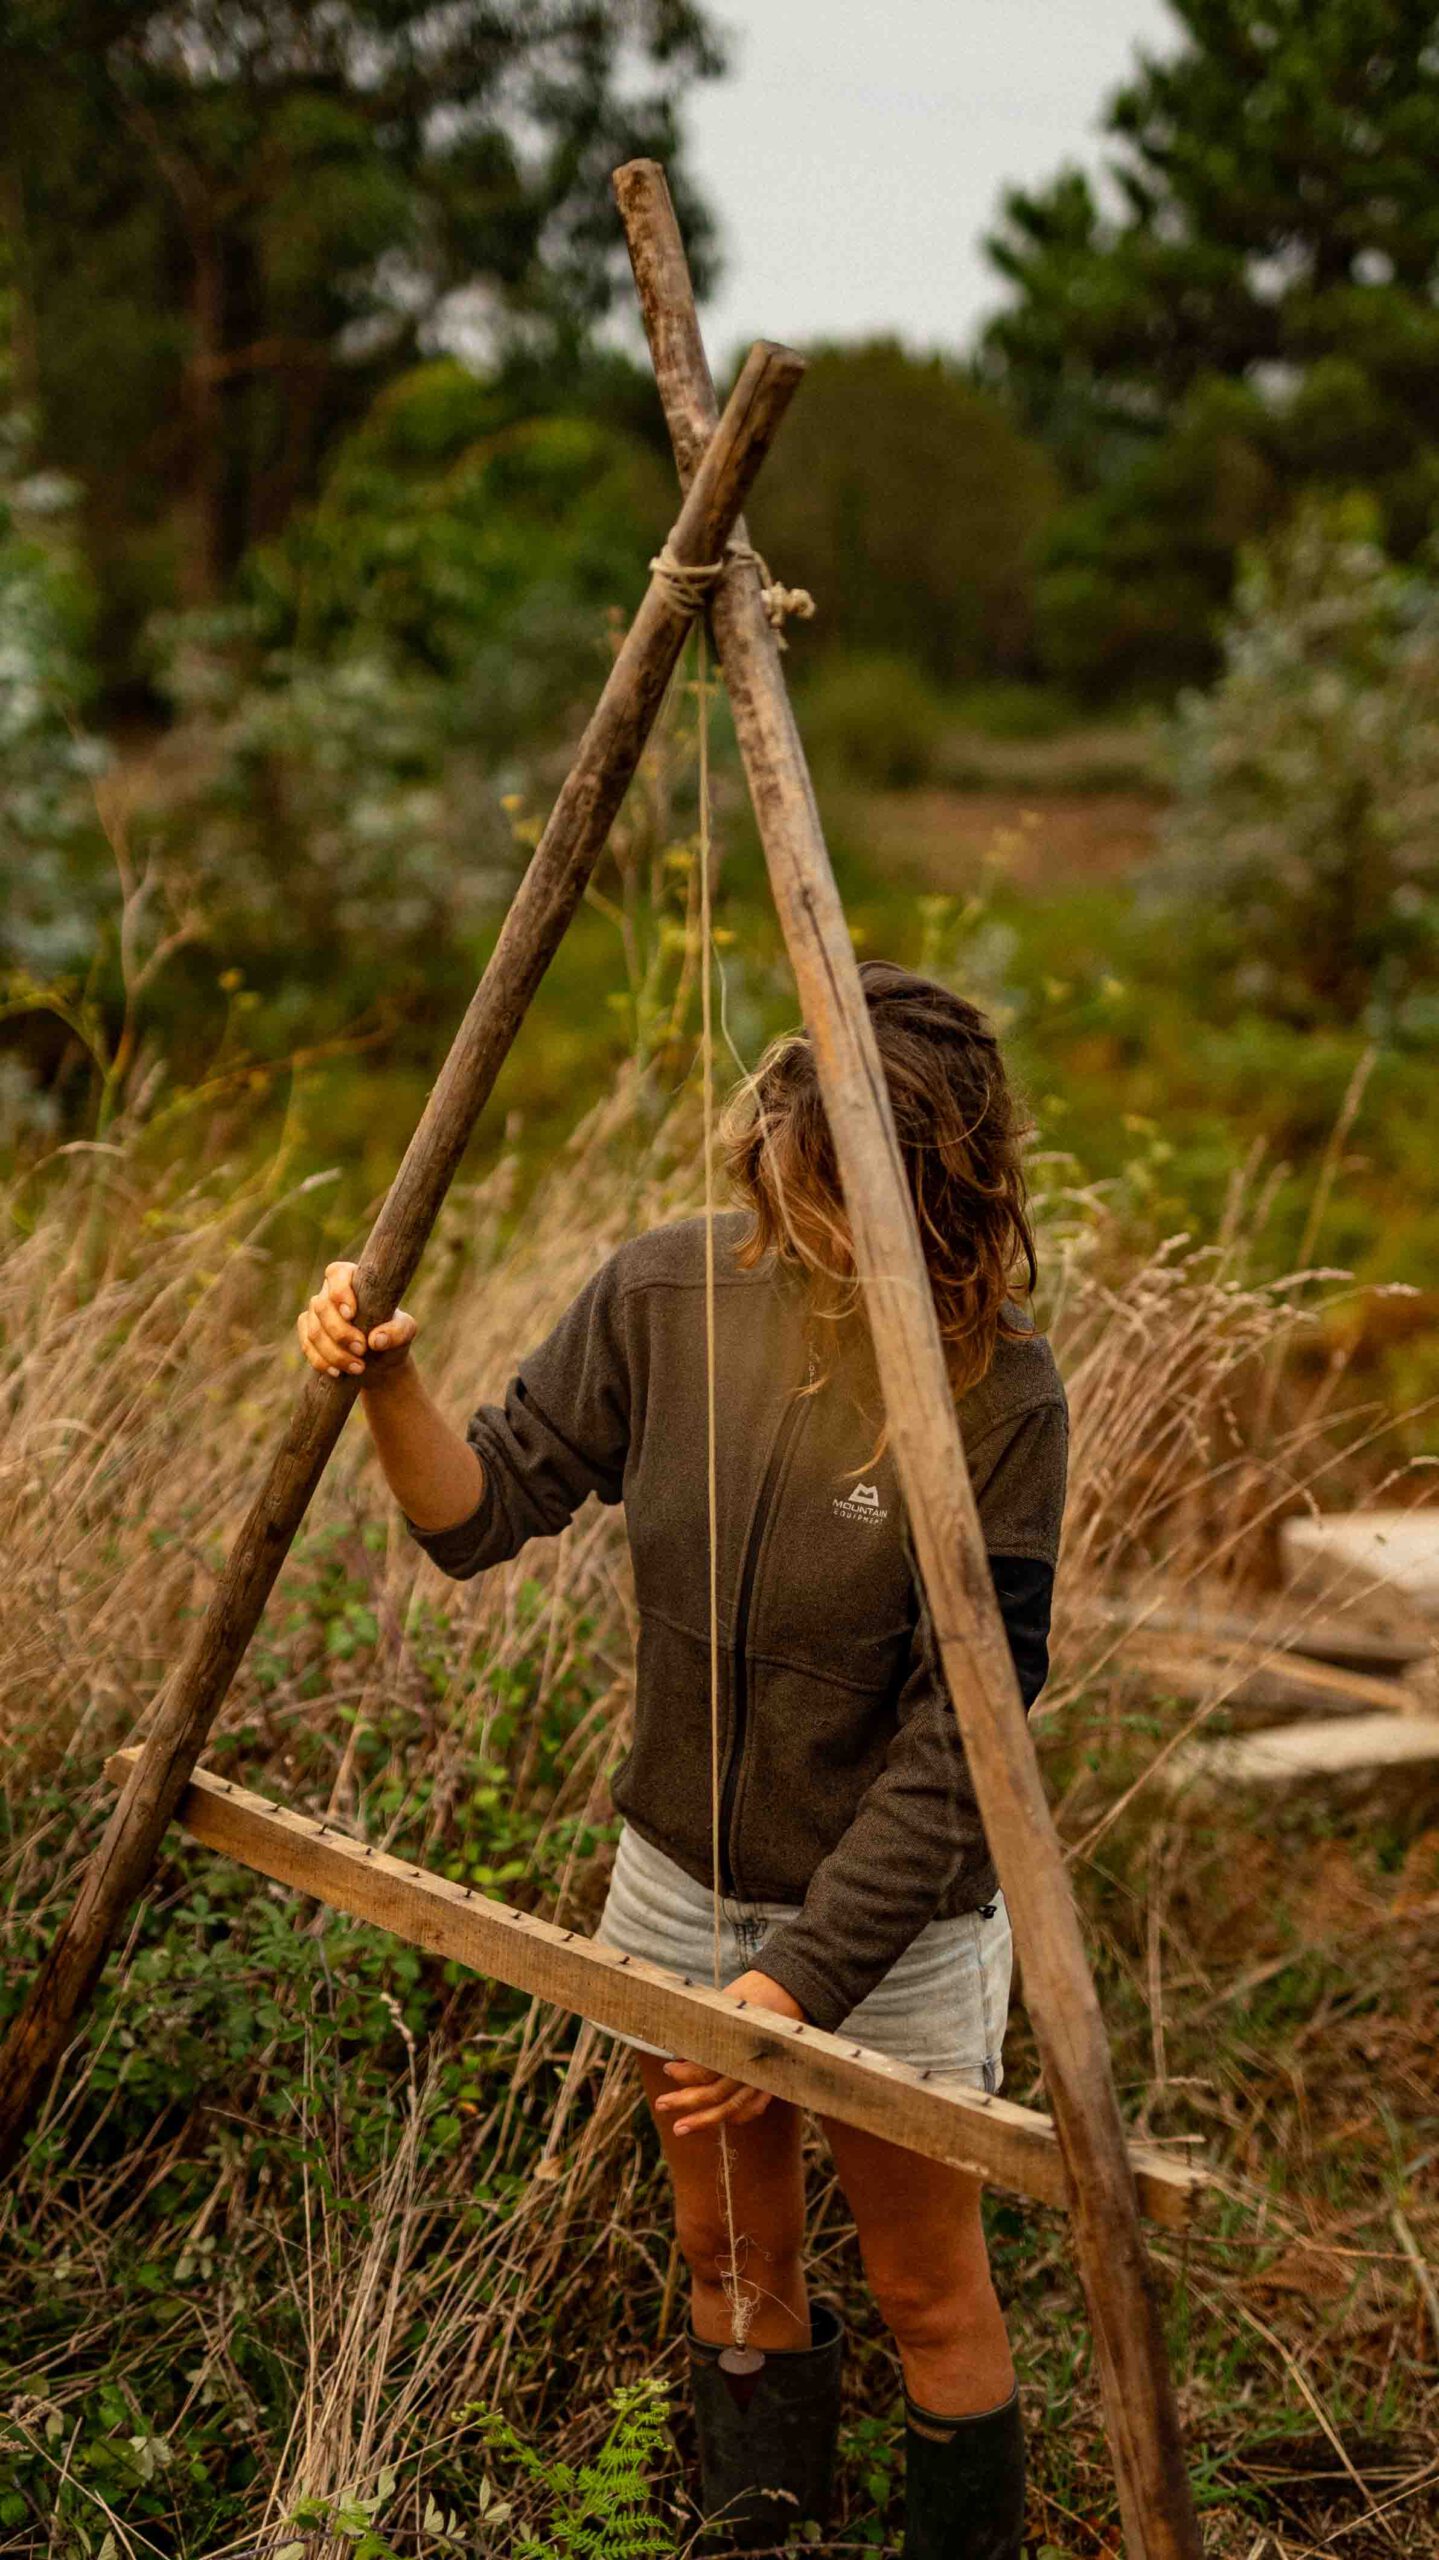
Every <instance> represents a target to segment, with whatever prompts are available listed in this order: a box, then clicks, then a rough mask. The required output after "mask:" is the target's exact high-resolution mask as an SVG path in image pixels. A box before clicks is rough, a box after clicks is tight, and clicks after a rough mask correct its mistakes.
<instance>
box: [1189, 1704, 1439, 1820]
mask: <svg viewBox="0 0 1439 2560" xmlns="http://www.w3.org/2000/svg"><path fill="white" fill-rule="evenodd" d="M1436 1781H1439V1716H1432V1715H1431V1716H1424V1715H1402V1716H1395V1715H1356V1716H1342V1717H1330V1716H1326V1717H1324V1718H1323V1719H1322V1721H1321V1720H1318V1719H1313V1720H1311V1721H1309V1722H1307V1723H1296V1724H1281V1725H1271V1726H1270V1727H1268V1729H1267V1730H1266V1731H1264V1732H1262V1733H1246V1734H1237V1735H1234V1736H1233V1737H1230V1736H1228V1735H1226V1736H1224V1737H1223V1738H1222V1739H1220V1740H1218V1741H1213V1742H1200V1741H1195V1742H1190V1743H1186V1744H1185V1746H1184V1747H1183V1749H1182V1750H1180V1751H1176V1752H1175V1754H1174V1756H1173V1758H1172V1759H1171V1760H1168V1761H1166V1763H1165V1765H1164V1767H1163V1768H1162V1769H1161V1770H1160V1772H1159V1783H1160V1784H1161V1785H1162V1786H1163V1788H1164V1789H1165V1791H1166V1793H1167V1794H1169V1795H1171V1796H1174V1797H1176V1798H1178V1799H1179V1800H1180V1804H1181V1809H1182V1807H1183V1803H1184V1800H1186V1799H1196V1800H1197V1801H1198V1803H1199V1804H1201V1805H1204V1806H1208V1805H1209V1804H1211V1803H1212V1802H1213V1799H1214V1797H1215V1796H1216V1794H1221V1793H1224V1792H1225V1791H1228V1790H1239V1791H1243V1790H1245V1789H1247V1788H1252V1789H1254V1790H1255V1791H1265V1790H1267V1791H1270V1792H1272V1793H1276V1794H1285V1793H1289V1792H1292V1791H1294V1790H1296V1789H1303V1788H1308V1787H1313V1788H1315V1789H1317V1790H1318V1791H1319V1792H1320V1793H1321V1794H1324V1795H1334V1796H1336V1797H1338V1798H1340V1799H1341V1800H1343V1801H1344V1802H1346V1803H1349V1802H1362V1801H1364V1800H1365V1799H1367V1798H1369V1797H1371V1796H1374V1795H1390V1796H1393V1797H1394V1798H1396V1800H1397V1801H1399V1802H1400V1803H1408V1804H1409V1805H1411V1807H1413V1808H1414V1809H1415V1810H1416V1811H1417V1810H1418V1809H1419V1808H1418V1804H1417V1801H1416V1799H1417V1798H1418V1797H1420V1796H1421V1795H1423V1794H1424V1793H1425V1792H1426V1790H1427V1791H1428V1792H1430V1793H1432V1791H1433V1789H1434V1786H1435V1784H1436Z"/></svg>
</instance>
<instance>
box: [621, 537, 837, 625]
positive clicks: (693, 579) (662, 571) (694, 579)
mask: <svg viewBox="0 0 1439 2560" xmlns="http://www.w3.org/2000/svg"><path fill="white" fill-rule="evenodd" d="M738 561H748V562H749V564H750V566H751V567H752V568H754V569H756V570H757V571H758V573H759V593H760V602H761V604H762V605H763V606H764V612H765V620H766V622H767V623H768V624H769V627H770V629H771V631H772V632H773V633H774V635H775V638H776V640H777V641H778V643H779V646H780V647H781V649H783V648H785V647H787V645H788V644H787V642H786V640H785V636H784V626H785V623H786V621H787V619H788V617H789V616H790V615H791V614H793V615H794V617H795V619H796V621H798V622H810V621H812V620H813V618H814V611H815V603H814V598H813V596H812V595H811V594H810V591H809V589H808V587H787V586H784V585H783V584H782V583H781V581H780V580H779V579H778V578H777V577H776V576H775V575H774V573H773V571H772V570H771V568H770V565H769V562H768V561H767V560H766V559H765V557H764V555H763V553H762V552H759V551H756V549H755V547H754V544H753V543H752V542H730V543H727V544H726V545H725V549H724V551H723V553H722V555H721V557H720V558H719V559H718V560H677V559H676V558H675V555H674V553H673V551H672V550H671V548H670V545H669V541H668V538H666V540H665V542H664V544H663V546H662V547H661V549H660V550H658V551H657V552H656V553H655V556H654V558H653V559H652V560H651V562H650V575H651V577H655V578H658V579H659V581H660V584H661V586H662V587H663V588H664V589H665V592H666V594H667V595H669V596H670V597H671V598H672V599H673V601H674V602H675V603H676V604H677V605H679V606H680V607H681V608H682V610H683V611H684V612H686V613H703V611H704V609H705V606H706V605H707V604H708V603H709V600H710V597H711V595H712V594H713V592H714V589H715V587H716V586H717V585H718V583H719V581H720V579H721V578H722V577H723V576H724V573H725V571H726V569H732V568H733V567H734V566H735V564H736V562H738Z"/></svg>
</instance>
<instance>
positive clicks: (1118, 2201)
mask: <svg viewBox="0 0 1439 2560" xmlns="http://www.w3.org/2000/svg"><path fill="white" fill-rule="evenodd" d="M614 186H615V196H616V200H617V202H618V204H619V209H620V216H621V219H622V221H623V223H624V226H625V233H626V237H627V239H628V242H629V249H630V259H631V263H632V265H633V267H634V272H635V282H636V285H637V287H638V290H639V297H640V306H641V310H642V312H643V315H644V321H645V328H646V332H647V335H648V338H649V343H650V353H651V356H652V358H653V360H654V368H655V374H656V377H657V379H658V382H659V387H660V397H661V399H662V400H663V402H664V409H665V417H666V420H667V422H668V425H669V430H670V437H671V441H672V443H673V445H674V449H675V459H676V462H677V464H678V466H679V473H680V479H681V483H682V484H684V485H688V482H689V479H690V476H691V474H692V473H693V472H694V471H696V470H697V469H698V468H699V467H700V464H701V461H702V458H703V455H704V452H705V450H706V447H707V444H708V440H709V438H710V436H711V435H712V434H713V432H714V427H715V421H716V419H717V417H718V414H719V412H718V404H717V402H716V399H715V393H714V384H713V382H712V381H711V378H710V371H709V366H708V364H707V362H706V360H705V352H704V343H703V340H702V339H701V336H700V330H699V320H698V315H697V313H696V310H695V304H694V294H693V291H692V288H691V286H690V280H689V271H688V267H687V264H686V260H685V255H684V247H683V243H682V242H681V239H680V234H679V226H678V224H677V223H676V221H675V215H674V207H673V205H672V204H671V202H670V195H669V189H668V187H667V186H666V184H665V177H664V172H663V170H662V169H661V168H660V167H659V166H658V164H657V163H656V162H654V161H648V160H636V161H631V162H630V163H629V164H628V166H627V167H625V168H623V169H620V170H618V171H617V172H616V175H615V180H614ZM739 530H742V529H737V531H739ZM713 620H714V630H715V638H716V641H717V643H718V646H719V651H720V656H721V660H722V662H723V666H724V674H725V682H726V684H727V686H728V688H729V695H730V700H731V703H732V705H733V709H734V721H735V730H736V734H737V736H738V739H739V746H740V753H741V755H742V757H743V759H744V767H745V773H746V777H747V779H748V782H749V788H750V795H751V798H752V799H753V802H754V808H755V816H756V819H757V822H758V825H759V831H760V837H761V840H762V842H763V845H764V851H765V859H766V862H767V863H768V866H769V874H770V881H771V884H772V887H773V891H774V897H775V904H776V906H777V908H778V910H779V917H780V923H781V926H782V928H783V931H784V936H785V941H786V944H787V945H788V949H789V955H790V960H791V963H792V966H793V968H794V973H795V978H796V981H797V983H798V986H799V994H800V1002H801V1005H802V1007H803V1011H804V1018H805V1022H806V1025H807V1026H808V1029H809V1033H810V1037H811V1040H812V1041H813V1044H814V1051H815V1059H816V1064H817V1066H818V1069H819V1076H820V1084H821V1089H822V1091H823V1094H824V1100H825V1108H826V1111H827V1112H828V1115H829V1122H830V1128H831V1131H832V1133H833V1137H834V1144H835V1153H836V1156H837V1158H838V1161H839V1169H840V1178H841V1181H842V1183H843V1185H844V1196H845V1206H846V1209H847V1211H848V1215H849V1222H850V1229H851V1233H852V1236H853V1239H854V1254H855V1263H856V1267H857V1269H858V1272H859V1276H860V1279H861V1282H862V1284H863V1288H864V1298H865V1307H866V1311H867V1314H868V1317H869V1324H870V1331H871V1334H872V1336H873V1339H874V1347H875V1356H876V1360H877V1363H878V1368H879V1376H880V1384H881V1386H882V1389H883V1392H884V1403H885V1411H886V1414H887V1416H888V1420H889V1426H890V1432H891V1437H892V1441H893V1447H894V1454H895V1462H896V1466H897V1469H898V1472H899V1477H900V1482H901V1485H902V1487H903V1490H904V1497H905V1502H906V1506H907V1508H908V1512H909V1518H910V1525H911V1528H912V1531H913V1534H914V1540H915V1546H916V1550H917V1553H918V1557H919V1563H920V1569H921V1572H922V1574H923V1577H924V1586H925V1591H926V1594H927V1596H928V1601H929V1607H930V1611H931V1615H932V1618H933V1622H934V1627H935V1631H936V1634H937V1637H938V1640H939V1646H940V1651H941V1654H942V1657H943V1661H944V1669H945V1677H946V1679H947V1681H948V1684H949V1691H950V1696H951V1698H952V1699H953V1701H954V1707H955V1712H956V1714H957V1716H958V1718H959V1724H960V1730H961V1733H962V1735H963V1738H964V1743H965V1749H966V1753H967V1756H968V1760H969V1766H970V1770H971V1774H972V1776H973V1779H974V1785H975V1792H976V1795H977V1796H978V1799H979V1808H980V1813H981V1815H982V1817H983V1820H984V1825H985V1830H986V1832H987V1834H988V1838H989V1842H990V1846H991V1848H992V1850H993V1852H994V1858H995V1863H996V1865H997V1866H998V1869H999V1874H1000V1881H1001V1883H1002V1885H1003V1888H1004V1894H1005V1899H1006V1901H1007V1903H1008V1904H1009V1907H1010V1911H1011V1915H1012V1918H1013V1922H1014V1934H1015V1942H1016V1945H1017V1947H1018V1949H1019V1952H1020V1957H1021V1961H1022V1963H1023V1967H1024V1988H1025V1999H1026V2003H1027V2006H1028V2009H1029V2013H1030V2016H1031V2017H1032V2019H1033V2021H1034V2027H1035V2033H1036V2035H1037V2036H1038V2039H1039V2045H1040V2051H1041V2054H1042V2056H1043V2060H1044V2069H1045V2080H1046V2083H1047V2087H1048V2093H1049V2101H1050V2105H1051V2106H1052V2108H1053V2110H1054V2121H1055V2127H1056V2130H1057V2132H1058V2135H1059V2140H1060V2145H1061V2148H1062V2150H1063V2153H1064V2159H1065V2165H1066V2169H1067V2172H1068V2179H1069V2205H1070V2212H1071V2215H1072V2217H1073V2224H1074V2241H1075V2252H1076V2255H1077V2258H1078V2261H1079V2268H1080V2274H1081V2276H1082V2278H1083V2281H1084V2289H1085V2293H1086V2296H1087V2298H1088V2302H1089V2310H1090V2318H1091V2321H1092V2324H1093V2330H1094V2341H1095V2351H1096V2355H1097V2358H1098V2364H1099V2372H1100V2379H1101V2382H1102V2385H1103V2392H1104V2410H1105V2420H1106V2425H1107V2429H1108V2434H1109V2441H1110V2447H1111V2450H1112V2453H1113V2458H1114V2467H1115V2476H1116V2482H1117V2486H1118V2491H1119V2502H1120V2509H1121V2513H1122V2515H1123V2519H1124V2531H1125V2538H1126V2542H1127V2546H1128V2549H1129V2551H1130V2552H1131V2554H1133V2556H1134V2560H1199V2551H1200V2544H1199V2531H1198V2526H1197V2523H1196V2521H1195V2515H1194V2507H1193V2502H1192V2500H1191V2497H1190V2492H1189V2483H1188V2479H1187V2477H1186V2473H1185V2468H1184V2457H1183V2446H1182V2442H1181V2438H1180V2431H1179V2419H1178V2413H1177V2410H1176V2406H1175V2399H1174V2389H1173V2384H1172V2381H1171V2378H1170V2374H1169V2367H1168V2360H1167V2358H1166V2355H1165V2350H1164V2338H1163V2333H1162V2330H1161V2327H1160V2322H1159V2315H1158V2310H1157V2306H1156V2304H1155V2300H1154V2296H1153V2293H1152V2290H1151V2285H1150V2278H1149V2269H1148V2262H1147V2259H1146V2256H1145V2251H1144V2243H1143V2237H1142V2234H1141V2231H1140V2226H1139V2211H1138V2205H1137V2201H1136V2197H1135V2192H1134V2178H1133V2173H1132V2170H1131V2168H1130V2164H1129V2159H1128V2156H1127V2151H1126V2144H1125V2133H1124V2125H1123V2121H1122V2118H1121V2116H1120V2113H1119V2105H1118V2100H1117V2099H1116V2097H1115V2093H1114V2082H1113V2077H1112V2074H1111V2071H1110V2064H1109V2046H1108V2040H1107V2038H1106V2035H1105V2031H1104V2021H1103V2019H1102V2017H1101V2015H1100V2010H1099V2003H1098V2000H1097V1999H1096V1997H1095V1992H1094V1985H1093V1983H1092V1981H1091V1980H1090V1974H1089V1966H1088V1964H1087V1962H1086V1959H1085V1953H1084V1943H1083V1939H1082V1937H1081V1935H1080V1928H1079V1919H1078V1914H1077V1913H1076V1911H1075V1908H1074V1902H1073V1898H1072V1896H1071V1893H1070V1888H1069V1878H1068V1875H1067V1873H1066V1870H1065V1865H1064V1859H1063V1855H1062V1853H1061V1850H1060V1846H1059V1840H1058V1837H1057V1835H1056V1832H1055V1829H1054V1824H1053V1822H1052V1820H1051V1818H1050V1813H1049V1807H1048V1804H1047V1802H1046V1800H1045V1795H1044V1788H1043V1785H1042V1782H1041V1780H1040V1775H1039V1770H1038V1766H1037V1764H1036V1761H1035V1757H1034V1752H1033V1748H1032V1746H1031V1743H1030V1739H1029V1732H1028V1728H1027V1725H1026V1721H1025V1715H1024V1708H1023V1705H1022V1702H1021V1700H1020V1695H1019V1690H1018V1687H1017V1684H1016V1681H1015V1676H1014V1666H1013V1664H1012V1662H1011V1659H1010V1654H1009V1647H1008V1644H1007V1642H1006V1640H1005V1634H1004V1629H1003V1626H1002V1624H1001V1621H1000V1617H999V1612H998V1608H997V1606H996V1602H995V1597H994V1590H993V1585H992V1583H991V1580H990V1574H989V1566H988V1561H987V1559H986V1556H985V1550H984V1539H983V1535H982V1533H981V1530H980V1524H979V1515H978V1512H977V1511H976V1508H975V1501H974V1494H973V1490H972V1488H971V1485H970V1481H969V1471H968V1469H967V1467H966V1465H965V1460H964V1452H963V1449H962V1447H961V1445H960V1437H959V1426H958V1422H957V1420H956V1417H955V1409H954V1398H953V1395H952V1392H951V1389H950V1385H949V1378H948V1373H947V1371H946V1368H945V1362H944V1353H943V1348H942V1346H941V1343H940V1338H939V1328H938V1325H937V1323H936V1321H935V1314H934V1304H933V1300H932V1298H931V1295H930V1287H929V1277H928V1272H927V1270H926V1267H925V1261H924V1255H923V1251H922V1249H921V1246H920V1241H919V1236H918V1233H917V1230H916V1227H915V1222H914V1214H913V1210H912V1208H911V1206H910V1199H909V1188H908V1184H907V1183H906V1180H905V1175H904V1168H903V1165H902V1163H901V1161H900V1155H899V1149H898V1146H897V1144H896V1140H895V1135H894V1124H893V1121H892V1118H891V1115H890V1108H889V1096H888V1092H887V1089H886V1086H885V1081H884V1074H883V1071H882V1069H881V1066H880V1062H879V1054H878V1051H877V1049H876V1047H875V1042H874V1034H873V1032H872V1030H871V1028H870V1022H869V1015H868V1010H867V1007H866V1005H865V1001H864V993H863V990H862V988H861V986H860V982H859V973H858V969H857V967H856V963H855V958H854V951H853V947H852V945H851V942H850V938H849V930H848V927H847V925H846V922H845V916H844V909H843V907H842V905H841V903H840V898H839V892H838V890H837V889H836V887H835V883H834V875H833V872H832V871H831V869H830V862H829V854H828V851H827V849H826V846H825V841H824V832H823V829H822V827H821V825H820V819H819V812H818V809H817V807H816V805H815V798H814V792H813V790H812V788H811V784H810V778H809V770H808V767H807V765H806V762H805V756H804V749H803V746H802V744H801V741H800V736H799V732H798V729H797V728H796V725H795V719H794V714H793V711H792V710H791V708H790V702H789V695H788V692H787V690H786V686H785V681H784V675H783V671H782V669H781V667H780V662H779V657H778V653H777V649H776V644H775V638H774V634H773V632H772V631H771V630H770V627H769V624H768V621H767V619H766V615H765V609H764V605H763V602H762V601H761V596H760V588H759V580H758V576H757V574H756V571H755V569H754V566H753V564H752V563H750V562H746V561H740V562H736V564H735V565H734V566H733V567H732V568H731V569H730V570H729V572H728V573H727V575H726V576H725V578H724V579H723V580H722V582H721V584H720V587H719V590H718V592H717V594H716V596H715V600H714V606H713Z"/></svg>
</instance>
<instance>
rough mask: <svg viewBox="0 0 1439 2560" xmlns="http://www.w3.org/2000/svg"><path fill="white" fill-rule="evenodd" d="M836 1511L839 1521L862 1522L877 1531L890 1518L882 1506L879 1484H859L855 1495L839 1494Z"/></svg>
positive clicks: (835, 1501)
mask: <svg viewBox="0 0 1439 2560" xmlns="http://www.w3.org/2000/svg"><path fill="white" fill-rule="evenodd" d="M834 1511H835V1517H836V1519H838V1520H862V1521H863V1522H864V1524H865V1526H866V1528H871V1529H877V1528H878V1527H879V1525H880V1523H881V1521H883V1520H887V1519H888V1518H889V1513H888V1511H887V1510H885V1509H884V1508H883V1507H882V1506H881V1503H880V1499H879V1487H878V1485H877V1484H857V1485H856V1486H855V1489H854V1491H853V1493H846V1494H838V1493H837V1494H836V1495H835V1497H834Z"/></svg>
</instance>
